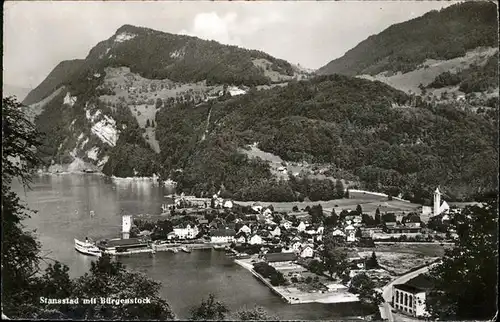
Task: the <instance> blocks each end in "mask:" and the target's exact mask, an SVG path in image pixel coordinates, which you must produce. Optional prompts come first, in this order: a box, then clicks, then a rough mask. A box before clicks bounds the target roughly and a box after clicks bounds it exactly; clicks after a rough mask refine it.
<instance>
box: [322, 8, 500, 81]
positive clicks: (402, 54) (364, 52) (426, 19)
mask: <svg viewBox="0 0 500 322" xmlns="http://www.w3.org/2000/svg"><path fill="white" fill-rule="evenodd" d="M481 46H486V47H497V46H498V20H497V5H496V4H494V3H492V2H486V1H477V2H472V1H470V2H466V3H461V4H456V5H452V6H449V7H447V8H444V9H442V10H440V11H431V12H429V13H426V14H425V15H423V16H421V17H418V18H415V19H412V20H410V21H406V22H403V23H399V24H394V25H392V26H390V27H389V28H387V29H386V30H384V31H382V32H381V33H379V34H378V35H374V36H370V37H368V38H367V39H366V40H364V41H362V42H361V43H359V44H358V45H357V46H356V47H354V48H353V49H351V50H349V51H348V52H347V53H345V55H344V56H342V57H341V58H338V59H335V60H333V61H331V62H329V63H328V64H326V65H325V66H323V67H321V68H320V69H319V70H318V73H319V74H344V75H350V76H354V75H360V74H369V75H376V74H378V73H380V72H385V71H391V72H398V71H400V72H402V73H405V72H408V71H411V70H414V69H415V68H416V67H417V66H418V65H420V64H422V63H423V62H424V61H425V60H427V59H435V60H447V59H452V58H456V57H460V56H463V55H465V53H466V52H467V51H468V50H470V49H474V48H477V47H481Z"/></svg>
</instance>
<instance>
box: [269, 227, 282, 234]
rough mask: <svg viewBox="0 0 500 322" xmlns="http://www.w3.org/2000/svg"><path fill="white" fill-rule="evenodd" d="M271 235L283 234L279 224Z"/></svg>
mask: <svg viewBox="0 0 500 322" xmlns="http://www.w3.org/2000/svg"><path fill="white" fill-rule="evenodd" d="M271 235H273V236H281V229H280V227H279V226H276V228H274V229H273V230H271Z"/></svg>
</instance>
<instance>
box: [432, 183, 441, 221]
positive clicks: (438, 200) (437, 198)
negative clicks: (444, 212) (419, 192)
mask: <svg viewBox="0 0 500 322" xmlns="http://www.w3.org/2000/svg"><path fill="white" fill-rule="evenodd" d="M440 207H441V191H439V187H438V188H436V191H434V213H433V215H434V216H436V215H439V208H440Z"/></svg>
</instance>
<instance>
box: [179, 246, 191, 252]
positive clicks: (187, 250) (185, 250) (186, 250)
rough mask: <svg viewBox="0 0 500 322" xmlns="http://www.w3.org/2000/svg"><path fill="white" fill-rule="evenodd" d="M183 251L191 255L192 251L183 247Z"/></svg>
mask: <svg viewBox="0 0 500 322" xmlns="http://www.w3.org/2000/svg"><path fill="white" fill-rule="evenodd" d="M181 250H182V251H183V252H186V253H191V249H189V248H188V247H181Z"/></svg>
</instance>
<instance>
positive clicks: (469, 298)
mask: <svg viewBox="0 0 500 322" xmlns="http://www.w3.org/2000/svg"><path fill="white" fill-rule="evenodd" d="M455 219H456V225H457V234H458V240H457V241H456V242H455V246H454V248H453V249H449V250H447V251H446V252H445V255H444V257H443V259H442V261H441V262H440V263H439V264H438V265H437V266H435V267H434V268H432V269H431V270H430V271H429V273H428V277H429V278H430V279H431V280H432V282H433V284H434V288H433V289H432V290H431V291H430V292H429V295H428V297H427V300H426V306H427V311H428V312H429V314H430V315H431V317H432V318H439V319H441V320H489V319H491V318H492V317H493V316H494V315H495V313H496V311H497V301H496V299H497V288H496V286H497V284H498V280H497V279H498V275H497V269H498V266H497V265H498V204H497V201H496V196H493V197H491V198H488V199H487V200H484V201H483V203H482V204H481V205H474V206H467V207H466V208H464V209H463V211H462V212H461V213H460V214H458V215H456V218H455Z"/></svg>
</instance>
